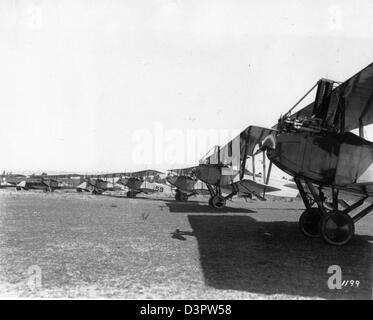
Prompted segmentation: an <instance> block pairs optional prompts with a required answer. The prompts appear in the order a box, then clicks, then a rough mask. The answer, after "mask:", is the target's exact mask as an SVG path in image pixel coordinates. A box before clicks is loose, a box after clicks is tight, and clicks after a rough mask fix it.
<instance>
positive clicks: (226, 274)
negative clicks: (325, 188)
mask: <svg viewBox="0 0 373 320" xmlns="http://www.w3.org/2000/svg"><path fill="white" fill-rule="evenodd" d="M302 211H303V204H302V203H301V202H300V201H299V200H298V199H296V200H294V201H290V200H285V199H282V200H268V201H265V202H262V201H255V200H249V201H247V202H246V201H245V200H244V199H234V201H232V202H228V207H227V208H226V209H224V210H222V211H218V212H216V211H214V210H213V209H211V208H209V206H208V204H207V198H204V197H199V198H191V199H190V200H189V201H188V202H185V203H178V202H175V201H174V199H173V198H157V197H152V196H143V197H140V196H138V198H136V199H128V198H126V197H125V196H122V195H114V194H112V195H101V196H94V195H90V194H78V193H72V192H71V193H67V192H54V193H43V192H37V191H28V192H26V191H20V192H17V191H10V190H1V191H0V296H1V297H2V298H5V297H9V298H124V299H137V298H139V299H140V298H141V299H183V298H186V299H308V298H321V299H325V298H326V299H357V298H360V299H372V273H373V270H372V260H373V259H372V253H373V250H372V248H373V247H372V246H373V224H372V222H373V215H370V216H367V217H366V218H365V219H363V220H361V221H359V222H358V223H357V224H356V235H355V237H354V238H353V240H352V241H351V242H350V243H349V244H347V245H345V246H342V247H333V246H330V245H327V244H325V243H324V242H323V241H322V240H321V239H307V238H305V237H304V236H303V235H302V234H301V233H300V232H299V230H298V224H297V223H298V218H299V215H300V213H301V212H302ZM330 265H339V266H340V267H341V269H342V274H343V280H355V281H356V280H358V281H359V286H358V287H356V286H353V287H351V286H346V287H343V288H342V289H335V290H330V289H329V288H328V286H327V280H328V278H329V277H330V274H328V273H327V270H328V267H329V266H330ZM35 279H36V280H35ZM38 279H40V281H39V280H38Z"/></svg>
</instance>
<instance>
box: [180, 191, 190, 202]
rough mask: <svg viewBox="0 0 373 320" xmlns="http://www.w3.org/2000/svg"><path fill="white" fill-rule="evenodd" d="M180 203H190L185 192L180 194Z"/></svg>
mask: <svg viewBox="0 0 373 320" xmlns="http://www.w3.org/2000/svg"><path fill="white" fill-rule="evenodd" d="M180 201H188V195H187V194H186V193H184V192H180Z"/></svg>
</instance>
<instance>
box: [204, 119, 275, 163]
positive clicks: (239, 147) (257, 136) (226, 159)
mask: <svg viewBox="0 0 373 320" xmlns="http://www.w3.org/2000/svg"><path fill="white" fill-rule="evenodd" d="M275 131H276V130H275V129H270V128H263V127H257V126H249V127H247V128H246V129H245V130H243V131H242V132H241V133H240V134H239V135H238V136H236V137H235V138H234V139H232V140H231V141H229V142H228V143H227V144H226V145H224V146H223V147H221V148H220V149H219V148H218V149H215V152H214V154H212V155H210V156H209V157H207V158H206V159H205V160H203V162H206V163H218V162H220V163H222V164H224V165H231V166H232V167H233V168H234V169H236V170H239V169H240V167H241V166H240V164H241V163H242V161H244V160H246V158H247V157H249V156H252V155H253V153H254V149H255V147H256V146H257V145H260V143H261V142H262V141H263V140H264V138H266V137H267V136H268V135H270V134H271V133H273V132H275ZM243 167H244V166H243Z"/></svg>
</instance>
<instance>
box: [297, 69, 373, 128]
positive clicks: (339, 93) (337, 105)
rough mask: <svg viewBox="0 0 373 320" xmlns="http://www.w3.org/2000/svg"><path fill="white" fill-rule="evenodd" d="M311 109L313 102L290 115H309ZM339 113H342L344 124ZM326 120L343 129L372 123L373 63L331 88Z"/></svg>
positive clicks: (299, 116) (310, 114)
mask: <svg viewBox="0 0 373 320" xmlns="http://www.w3.org/2000/svg"><path fill="white" fill-rule="evenodd" d="M313 109H314V103H311V104H309V105H307V106H306V107H304V108H303V109H301V110H299V111H298V112H296V113H294V114H293V115H292V116H294V117H296V118H302V117H310V116H312V112H313ZM341 115H344V117H343V120H344V121H343V122H344V125H343V123H341V120H340V119H341ZM326 121H327V122H328V123H329V124H333V125H336V124H339V125H342V126H343V128H344V131H351V130H353V129H356V128H359V127H362V126H366V125H369V124H372V123H373V63H372V64H370V65H368V66H367V67H366V68H364V69H363V70H361V71H360V72H358V73H357V74H355V75H354V76H352V77H351V78H350V79H348V80H347V81H345V82H343V83H342V84H340V85H339V86H338V87H336V88H335V89H333V91H332V92H331V93H330V104H329V110H328V114H327V118H326Z"/></svg>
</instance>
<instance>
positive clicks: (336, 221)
mask: <svg viewBox="0 0 373 320" xmlns="http://www.w3.org/2000/svg"><path fill="white" fill-rule="evenodd" d="M336 227H337V228H336ZM320 233H321V236H322V237H323V239H324V240H325V241H326V242H327V243H329V244H332V245H335V246H342V245H344V244H346V243H347V242H349V241H350V240H351V238H352V237H353V235H354V233H355V224H354V221H353V220H352V218H351V217H350V216H349V215H348V214H346V213H343V212H341V211H337V212H334V213H332V214H330V215H327V216H325V217H323V218H322V220H321V224H320Z"/></svg>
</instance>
